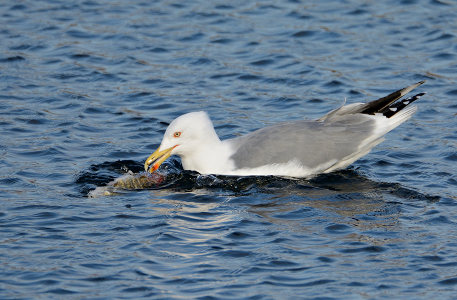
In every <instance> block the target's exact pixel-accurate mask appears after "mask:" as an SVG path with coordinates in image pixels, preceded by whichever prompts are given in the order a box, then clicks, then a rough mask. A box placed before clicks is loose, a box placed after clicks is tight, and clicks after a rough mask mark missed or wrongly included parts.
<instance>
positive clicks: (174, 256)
mask: <svg viewBox="0 0 457 300" xmlns="http://www.w3.org/2000/svg"><path fill="white" fill-rule="evenodd" d="M456 18H457V7H456V4H455V2H454V1H449V0H434V1H429V0H423V1H421V0H417V1H414V0H409V1H406V0H405V1H400V2H399V1H355V0H352V1H351V0H348V1H319V2H318V1H316V3H308V2H306V1H304V2H300V1H288V2H286V1H281V2H255V1H231V2H227V3H224V2H214V3H208V2H207V1H187V2H183V1H157V2H152V1H115V2H113V1H102V0H100V1H99V0H94V1H77V2H72V1H70V2H69V1H59V0H42V1H20V2H18V1H2V2H1V3H0V25H1V26H0V41H1V43H0V129H1V131H0V132H1V134H0V157H1V160H0V170H1V172H0V203H1V211H0V226H1V227H0V257H1V267H0V298H2V299H49V298H50V299H52V298H56V299H62V298H66V299H121V298H125V299H132V298H142V297H145V298H162V299H179V298H184V299H189V298H197V299H241V298H242V299H249V298H251V299H297V298H302V299H345V298H346V299H382V298H392V297H393V298H397V299H398V298H403V299H429V298H431V297H434V298H440V299H451V298H454V297H455V290H456V286H457V271H456V270H457V268H456V267H457V254H456V253H457V242H456V236H457V230H456V223H457V217H456V216H457V207H456V205H457V193H456V189H457V187H456V186H457V176H456V175H457V172H456V160H457V150H456V148H457V147H456V145H457V131H456V128H457V118H456V111H457V100H456V98H457V89H456V81H457V76H456V74H457V25H456V22H455V20H456ZM423 79H425V80H427V82H426V84H425V85H423V86H421V87H420V88H419V90H418V92H422V91H426V92H427V93H428V94H427V95H426V96H424V97H423V98H421V99H420V101H419V102H418V106H419V112H418V113H417V114H416V115H415V116H414V117H413V119H411V120H410V121H408V122H407V123H405V124H404V125H402V126H401V127H399V128H397V129H396V130H394V131H393V132H391V133H389V134H388V136H387V140H386V141H385V142H384V143H382V144H380V145H379V146H377V147H376V148H375V149H374V150H373V151H372V152H371V153H370V154H369V155H367V156H366V157H364V158H362V159H361V160H359V161H357V162H356V163H354V164H353V165H352V166H351V167H350V168H349V169H348V170H343V171H340V172H336V173H333V174H329V175H324V176H318V177H316V178H314V179H312V180H309V181H307V180H292V179H284V178H274V177H246V178H236V177H222V176H200V175H198V174H196V173H193V172H187V171H185V172H184V171H182V169H181V166H180V162H179V160H178V159H171V160H169V161H168V162H167V163H166V164H164V166H163V169H162V171H163V172H165V173H166V174H168V177H167V180H166V182H165V183H163V184H161V185H158V186H157V187H156V188H153V189H148V190H140V191H124V192H122V193H120V194H118V195H115V196H109V197H99V198H89V197H87V195H88V193H89V192H90V191H92V190H94V189H95V188H96V187H99V186H104V185H106V184H107V183H108V182H110V181H111V180H113V179H114V178H116V177H119V176H121V175H122V174H124V173H125V172H126V170H132V171H139V170H141V168H142V163H143V162H144V159H145V158H146V157H147V156H148V155H149V154H150V153H151V152H152V151H153V150H154V149H155V148H156V147H157V146H158V145H159V143H160V140H161V137H162V134H163V132H164V130H165V128H166V126H167V124H168V123H169V122H170V121H171V120H173V119H174V118H175V117H177V116H179V115H181V114H183V113H186V112H189V111H196V110H206V111H208V113H209V115H210V116H211V118H212V119H213V121H214V124H215V126H216V130H217V132H218V134H219V135H220V136H221V138H231V137H235V136H237V135H240V134H244V133H247V132H250V131H252V130H254V129H257V128H260V127H262V126H265V125H268V124H272V123H275V122H279V121H284V120H293V119H300V118H303V117H307V118H316V117H318V116H320V115H322V114H323V113H325V112H327V111H329V110H330V109H332V108H335V107H337V106H338V105H340V104H341V103H342V101H343V100H344V98H345V97H347V101H348V102H349V103H353V102H357V101H366V100H373V99H376V98H378V97H381V96H384V95H386V94H388V93H390V92H391V91H393V90H396V89H398V88H402V87H405V86H407V85H410V84H412V83H414V82H417V81H419V80H423Z"/></svg>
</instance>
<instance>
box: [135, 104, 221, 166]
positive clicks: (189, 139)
mask: <svg viewBox="0 0 457 300" xmlns="http://www.w3.org/2000/svg"><path fill="white" fill-rule="evenodd" d="M217 142H218V143H220V140H219V137H218V136H217V134H216V132H215V131H214V127H213V123H212V122H211V120H210V119H209V117H208V115H207V114H206V112H204V111H199V112H191V113H187V114H185V115H182V116H180V117H178V118H176V119H175V120H174V121H173V122H171V124H170V125H169V126H168V128H167V130H166V131H165V134H164V136H163V139H162V143H161V144H160V147H159V148H158V149H157V150H156V151H155V152H154V153H153V154H151V156H149V157H148V159H147V160H146V162H145V163H144V167H145V170H146V171H150V172H154V171H155V170H157V168H159V166H160V164H162V162H164V161H165V159H167V158H168V157H169V156H170V155H179V156H180V157H181V159H183V160H185V159H186V158H191V157H192V156H194V155H196V154H197V153H198V152H199V151H200V150H201V149H202V147H207V146H211V145H212V144H214V143H217ZM151 164H153V165H152V167H151V169H149V166H150V165H151Z"/></svg>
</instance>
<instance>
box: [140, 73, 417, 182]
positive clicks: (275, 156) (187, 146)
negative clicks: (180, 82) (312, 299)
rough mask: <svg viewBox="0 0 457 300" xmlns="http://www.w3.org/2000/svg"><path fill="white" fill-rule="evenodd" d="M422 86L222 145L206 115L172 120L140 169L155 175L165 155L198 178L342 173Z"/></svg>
mask: <svg viewBox="0 0 457 300" xmlns="http://www.w3.org/2000/svg"><path fill="white" fill-rule="evenodd" d="M422 83H424V81H421V82H418V83H416V84H414V85H411V86H409V87H407V88H404V89H401V90H399V91H396V92H393V93H392V94H390V95H388V96H386V97H383V98H380V99H378V100H375V101H372V102H369V103H354V104H349V105H343V106H342V107H340V108H338V109H335V110H333V111H331V112H329V113H328V114H326V115H325V116H323V117H321V118H320V119H318V120H314V121H306V120H299V121H292V122H284V123H279V124H276V125H273V126H269V127H265V128H262V129H259V130H256V131H254V132H251V133H249V134H246V135H244V136H241V137H238V138H234V139H229V140H224V141H221V140H220V139H219V137H218V136H217V134H216V132H215V131H214V127H213V124H212V122H211V120H210V119H209V117H208V116H207V114H206V113H205V112H192V113H188V114H185V115H182V116H180V117H178V118H177V119H175V120H174V121H173V122H172V123H171V124H170V125H169V126H168V128H167V130H166V132H165V134H164V137H163V140H162V143H161V144H160V147H159V148H158V149H157V150H156V151H155V152H154V153H153V154H151V156H149V157H148V159H147V160H146V162H145V164H144V166H145V169H146V170H147V171H150V172H154V171H155V170H157V168H158V167H159V166H160V164H161V163H162V162H163V161H164V160H165V159H167V158H168V157H169V156H170V155H174V154H176V155H179V156H180V157H181V161H182V164H183V167H184V169H186V170H195V171H197V172H200V173H202V174H225V175H278V176H291V177H306V176H310V175H314V174H319V173H328V172H331V171H334V170H337V169H341V168H345V167H347V166H348V165H350V164H351V163H353V162H354V161H356V160H357V159H359V158H360V157H362V156H364V155H366V154H367V153H368V152H369V151H370V150H371V149H372V148H373V147H374V146H376V145H377V144H379V143H380V142H382V141H383V140H384V139H383V136H384V135H385V134H386V133H387V132H389V131H390V130H392V129H394V128H395V127H397V126H399V125H400V124H401V123H403V122H405V121H406V120H408V119H409V118H410V117H411V115H412V114H413V113H414V112H415V111H416V107H415V106H408V105H409V104H410V103H412V102H413V101H415V100H417V99H418V98H419V97H420V96H422V95H424V93H420V94H417V95H415V96H413V97H411V98H408V99H405V100H400V101H397V100H398V99H400V98H401V97H403V96H404V95H405V94H406V93H408V92H410V91H411V90H413V89H414V88H416V87H418V86H419V85H421V84H422Z"/></svg>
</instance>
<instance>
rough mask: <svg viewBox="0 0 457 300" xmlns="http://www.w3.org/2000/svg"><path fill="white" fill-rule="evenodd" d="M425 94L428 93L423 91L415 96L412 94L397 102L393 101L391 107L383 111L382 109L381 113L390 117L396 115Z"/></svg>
mask: <svg viewBox="0 0 457 300" xmlns="http://www.w3.org/2000/svg"><path fill="white" fill-rule="evenodd" d="M425 94H426V93H425V92H423V93H419V94H416V95H414V96H411V97H409V98H406V99H403V100H400V101H397V102H395V103H393V104H392V105H390V106H389V107H386V108H385V109H384V110H383V111H381V113H382V114H383V115H384V116H385V117H387V118H390V117H392V116H394V115H396V114H397V113H398V112H399V111H401V110H402V109H403V108H405V107H406V106H408V105H410V104H411V103H413V102H414V101H416V100H417V99H419V98H420V97H422V96H424V95H425Z"/></svg>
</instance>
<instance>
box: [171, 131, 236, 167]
mask: <svg viewBox="0 0 457 300" xmlns="http://www.w3.org/2000/svg"><path fill="white" fill-rule="evenodd" d="M232 152H233V151H232V150H231V148H230V146H229V145H228V144H227V143H225V142H221V141H220V140H219V138H218V137H217V135H216V139H211V141H206V142H205V143H200V144H198V146H196V147H194V148H193V151H192V152H191V153H184V154H182V153H181V154H179V156H180V157H181V162H182V165H183V167H184V169H185V170H194V171H197V172H199V173H200V174H224V173H227V172H229V171H231V170H233V168H234V165H233V162H232V161H231V160H230V159H229V158H230V156H231V155H232Z"/></svg>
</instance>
